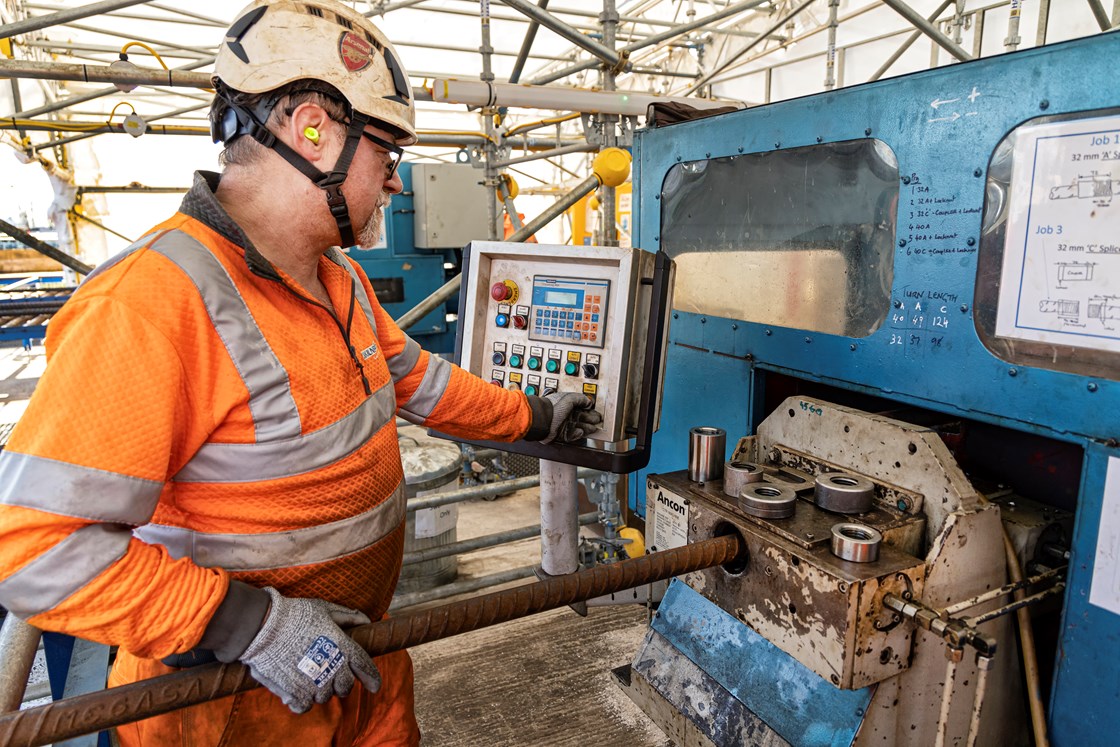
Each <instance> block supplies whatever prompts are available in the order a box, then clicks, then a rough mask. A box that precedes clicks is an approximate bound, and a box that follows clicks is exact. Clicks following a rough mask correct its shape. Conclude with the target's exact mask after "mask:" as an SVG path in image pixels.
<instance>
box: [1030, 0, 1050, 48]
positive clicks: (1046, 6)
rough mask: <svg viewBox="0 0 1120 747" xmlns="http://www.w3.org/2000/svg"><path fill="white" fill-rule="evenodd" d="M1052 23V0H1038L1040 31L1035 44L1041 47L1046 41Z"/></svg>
mask: <svg viewBox="0 0 1120 747" xmlns="http://www.w3.org/2000/svg"><path fill="white" fill-rule="evenodd" d="M1049 25H1050V0H1039V2H1038V33H1037V35H1036V36H1035V38H1034V45H1035V46H1036V47H1041V46H1042V45H1044V44H1045V43H1046V29H1047V27H1048V26H1049Z"/></svg>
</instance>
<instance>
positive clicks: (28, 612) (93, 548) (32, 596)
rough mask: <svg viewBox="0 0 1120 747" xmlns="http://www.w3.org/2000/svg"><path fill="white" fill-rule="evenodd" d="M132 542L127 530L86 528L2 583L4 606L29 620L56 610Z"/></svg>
mask: <svg viewBox="0 0 1120 747" xmlns="http://www.w3.org/2000/svg"><path fill="white" fill-rule="evenodd" d="M131 540H132V534H131V533H130V532H129V530H128V528H127V527H122V526H119V525H114V524H90V525H89V526H85V527H82V528H81V529H79V530H77V531H76V532H74V533H73V534H71V535H70V536H69V537H67V538H66V539H64V540H62V541H61V542H59V543H58V544H57V545H55V546H54V547H52V548H51V549H50V550H47V551H46V552H45V553H43V554H42V555H40V556H39V557H37V558H35V560H32V561H31V562H30V563H28V564H27V565H25V566H24V567H23V568H20V569H19V570H18V571H16V572H15V573H13V574H12V575H11V576H8V577H7V578H6V579H4V580H3V581H0V604H3V605H4V606H5V607H7V608H8V609H9V610H11V611H12V612H14V613H15V614H16V615H17V616H18V617H21V618H23V619H25V620H26V619H27V618H29V617H32V616H33V615H38V614H39V613H41V612H46V611H47V610H51V609H54V608H55V607H57V606H58V605H59V604H60V603H61V602H62V601H63V600H65V599H67V598H68V597H70V596H72V595H73V594H74V593H75V592H77V591H79V590H81V588H82V587H84V586H85V585H86V584H88V583H89V582H91V581H93V580H94V579H95V578H97V577H98V576H100V575H101V573H102V572H103V571H104V570H105V569H106V568H108V567H109V566H111V565H112V564H113V563H115V562H117V561H118V560H120V559H121V558H122V557H124V554H125V552H127V551H128V543H129V542H130V541H131Z"/></svg>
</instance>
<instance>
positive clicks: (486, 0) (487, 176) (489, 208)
mask: <svg viewBox="0 0 1120 747" xmlns="http://www.w3.org/2000/svg"><path fill="white" fill-rule="evenodd" d="M479 20H480V22H481V24H482V25H481V40H482V41H481V44H480V46H479V48H478V51H479V53H480V54H481V55H482V72H481V73H480V74H479V76H478V78H479V80H481V81H482V82H483V83H485V84H486V85H490V84H492V83H493V82H494V71H493V68H492V67H491V65H492V61H493V55H494V48H493V47H492V46H490V0H479ZM496 112H497V109H495V108H494V107H493V106H489V105H488V106H484V107H482V110H481V112H480V116H481V117H482V130H483V132H485V133H486V141H485V142H484V143H483V145H482V152H483V177H482V183H483V184H484V185H485V186H486V187H487V189H486V215H487V218H488V220H487V226H488V229H487V238H489V239H490V240H491V241H493V240H494V239H497V238H498V193H497V192H496V191H495V190H496V189H497V186H498V169H497V168H495V166H494V160H495V158H496V157H497V137H496V134H495V128H494V114H495V113H496Z"/></svg>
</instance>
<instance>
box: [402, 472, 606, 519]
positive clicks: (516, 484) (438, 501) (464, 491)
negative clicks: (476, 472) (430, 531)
mask: <svg viewBox="0 0 1120 747" xmlns="http://www.w3.org/2000/svg"><path fill="white" fill-rule="evenodd" d="M596 474H598V473H597V472H595V470H590V469H580V470H579V471H578V472H576V477H589V476H591V475H596ZM540 484H541V478H540V475H529V476H528V477H517V478H514V479H512V480H500V481H498V482H488V483H486V484H485V485H472V486H470V487H467V488H459V489H458V490H449V491H447V492H446V493H432V494H431V495H425V496H423V497H422V498H413V499H412V500H410V501H409V502H408V503H407V509H406V510H407V511H409V512H412V511H420V510H423V509H425V508H436V507H437V506H447V505H449V504H452V503H462V502H463V501H469V500H471V499H473V498H488V497H490V496H492V495H501V494H502V493H511V492H513V491H515V490H525V489H526V488H535V487H536V486H537V485H540Z"/></svg>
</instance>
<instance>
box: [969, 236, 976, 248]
mask: <svg viewBox="0 0 1120 747" xmlns="http://www.w3.org/2000/svg"><path fill="white" fill-rule="evenodd" d="M967 243H968V245H969V246H976V239H974V238H972V237H971V236H969V237H968V242H967Z"/></svg>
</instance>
